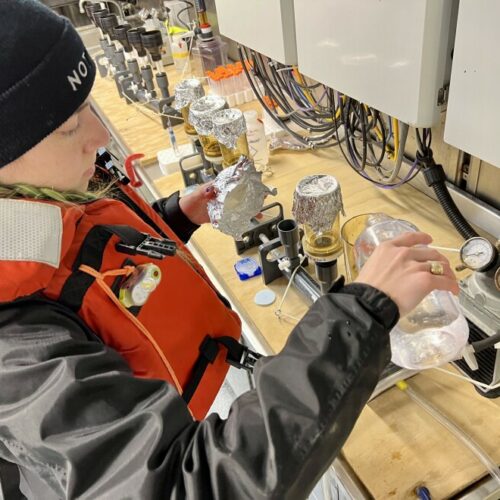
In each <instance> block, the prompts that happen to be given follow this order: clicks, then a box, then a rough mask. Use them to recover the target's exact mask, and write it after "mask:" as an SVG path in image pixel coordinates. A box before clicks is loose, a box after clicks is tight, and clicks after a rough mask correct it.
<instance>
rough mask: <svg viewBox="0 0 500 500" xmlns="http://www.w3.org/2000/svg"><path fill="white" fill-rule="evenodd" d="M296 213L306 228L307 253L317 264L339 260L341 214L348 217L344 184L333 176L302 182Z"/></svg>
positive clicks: (321, 176)
mask: <svg viewBox="0 0 500 500" xmlns="http://www.w3.org/2000/svg"><path fill="white" fill-rule="evenodd" d="M292 212H293V216H294V218H295V220H296V221H297V222H298V223H299V224H301V225H302V226H303V228H304V238H303V240H302V245H303V248H304V252H305V253H306V254H307V255H308V256H309V257H310V258H311V259H313V260H315V261H316V262H330V261H333V260H336V259H337V258H338V256H339V255H340V254H341V253H342V241H341V239H340V213H341V212H342V214H344V207H343V204H342V193H341V191H340V185H339V183H338V182H337V179H335V177H332V176H331V175H322V174H318V175H309V176H307V177H304V178H303V179H301V180H300V181H299V183H298V184H297V187H296V188H295V192H294V195H293V207H292Z"/></svg>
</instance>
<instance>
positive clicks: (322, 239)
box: [302, 214, 342, 262]
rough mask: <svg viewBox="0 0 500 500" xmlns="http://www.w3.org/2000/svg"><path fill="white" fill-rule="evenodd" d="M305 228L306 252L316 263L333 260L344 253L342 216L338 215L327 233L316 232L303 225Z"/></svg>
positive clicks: (303, 242)
mask: <svg viewBox="0 0 500 500" xmlns="http://www.w3.org/2000/svg"><path fill="white" fill-rule="evenodd" d="M303 228H304V237H303V239H302V244H303V246H304V252H305V253H306V254H307V255H309V256H310V257H311V258H312V259H314V260H315V261H316V262H322V261H328V260H332V259H334V258H336V257H337V256H338V255H339V254H340V253H341V252H342V241H341V238H340V214H337V216H336V217H335V219H334V221H333V223H332V225H331V227H330V228H329V229H327V230H326V231H314V230H313V229H312V228H311V226H310V225H309V224H303Z"/></svg>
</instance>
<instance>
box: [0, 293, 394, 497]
mask: <svg viewBox="0 0 500 500" xmlns="http://www.w3.org/2000/svg"><path fill="white" fill-rule="evenodd" d="M397 320H398V310H397V307H396V305H395V304H394V302H393V301H392V300H391V299H389V298H388V297H387V296H386V295H385V294H383V293H382V292H380V291H378V290H376V289H374V288H371V287H369V286H367V285H361V284H354V285H347V286H345V287H343V288H342V289H341V290H340V291H339V292H338V293H333V294H328V295H326V296H323V297H322V298H320V299H319V300H318V301H317V302H316V303H315V304H314V305H313V306H312V307H311V309H310V310H309V312H308V313H307V314H306V315H305V316H304V318H303V319H302V320H301V321H300V323H299V324H298V325H297V326H296V327H295V328H294V330H293V332H292V333H291V335H290V337H289V339H288V341H287V343H286V345H285V347H284V348H283V350H282V351H281V353H279V354H277V355H276V356H269V357H265V358H261V359H260V360H259V361H258V362H257V364H256V366H255V370H254V374H255V384H256V388H255V389H254V390H252V391H249V392H247V393H245V394H244V395H242V396H241V397H239V398H238V399H237V400H236V401H235V402H234V403H233V405H232V406H231V410H230V413H229V416H228V418H227V419H226V420H221V419H220V418H219V417H218V416H217V415H215V414H213V415H210V416H208V417H207V418H206V419H205V420H203V421H200V422H198V421H193V419H192V418H191V416H190V414H189V412H188V411H187V407H186V405H185V403H184V401H183V400H182V398H181V397H180V396H179V394H178V393H177V391H176V390H175V388H173V387H172V386H170V385H168V384H167V383H165V382H163V381H160V380H146V379H140V378H136V377H134V376H133V374H132V373H131V371H130V369H129V367H128V366H127V364H126V362H125V361H124V359H123V358H122V357H121V356H120V355H119V354H118V353H116V352H115V351H113V350H112V349H110V348H109V347H107V346H106V345H104V344H103V343H102V342H101V341H100V340H99V339H98V338H97V336H96V335H95V334H94V333H93V332H92V331H90V330H89V328H88V327H87V326H86V325H85V324H84V323H83V322H82V321H81V320H80V318H79V317H78V316H77V315H75V314H74V313H73V312H72V311H70V310H69V309H66V308H65V307H63V306H61V305H60V304H58V303H56V302H52V301H48V300H46V299H44V298H42V297H41V296H32V297H27V298H24V299H21V300H17V301H15V302H11V303H4V304H0V458H1V459H3V460H4V462H3V463H4V467H3V468H2V467H0V474H1V471H2V469H3V470H4V471H5V470H10V471H12V469H14V470H15V471H16V472H17V471H18V470H19V471H20V475H21V488H22V490H23V492H24V493H25V494H26V495H28V496H29V497H30V498H36V499H43V500H51V499H56V498H68V499H69V498H71V499H73V498H79V499H137V500H139V499H140V500H147V499H203V500H209V499H231V500H239V499H252V500H258V499H264V498H275V499H295V498H305V497H307V495H308V493H309V492H310V491H311V489H312V488H313V487H314V485H315V483H316V482H317V480H318V479H319V478H320V477H321V475H322V474H323V472H324V471H325V470H326V468H327V467H328V466H329V464H330V463H331V462H332V460H333V459H334V458H335V456H336V455H337V454H338V452H339V450H340V449H341V447H342V445H343V444H344V442H345V440H346V439H347V436H348V435H349V433H350V431H351V430H352V428H353V426H354V424H355V422H356V419H357V417H358V415H359V414H360V412H361V410H362V408H363V406H364V405H365V403H366V402H367V400H368V398H369V397H370V394H371V392H372V390H373V389H374V387H375V385H376V384H377V382H378V379H379V376H380V374H381V372H382V370H383V369H384V367H385V366H386V364H387V363H388V361H389V358H390V350H389V335H388V332H389V330H390V329H391V328H392V326H393V325H394V324H395V323H396V321H397ZM6 462H7V463H10V464H11V466H10V467H8V468H6V467H5V463H6ZM12 464H13V465H12ZM0 477H2V481H3V483H2V484H3V486H4V488H8V487H9V486H8V483H9V481H11V476H9V477H8V478H7V479H6V476H5V474H2V475H1V476H0ZM9 478H10V479H9ZM11 486H12V484H11ZM15 486H17V485H15ZM5 495H6V498H7V500H11V499H13V498H20V497H16V496H9V495H10V494H8V493H6V494H5ZM12 495H13V494H12ZM21 498H22V497H21Z"/></svg>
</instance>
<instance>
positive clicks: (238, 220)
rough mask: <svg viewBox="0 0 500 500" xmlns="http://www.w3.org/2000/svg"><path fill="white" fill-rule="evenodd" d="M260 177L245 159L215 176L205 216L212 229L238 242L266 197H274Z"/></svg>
mask: <svg viewBox="0 0 500 500" xmlns="http://www.w3.org/2000/svg"><path fill="white" fill-rule="evenodd" d="M261 177H262V174H261V173H260V172H257V170H255V166H254V164H253V162H252V160H250V159H248V158H246V157H245V156H242V157H240V159H239V160H238V162H237V163H236V164H234V165H232V166H231V167H228V168H226V169H224V170H223V171H222V172H221V173H220V174H219V175H218V176H217V178H216V179H215V181H214V187H215V191H216V193H217V195H216V197H215V198H214V199H213V200H210V201H209V202H208V215H209V217H210V221H211V222H212V225H213V226H214V227H215V228H216V229H219V230H220V231H222V232H223V233H225V234H228V235H230V236H232V237H233V238H235V239H241V236H242V234H243V233H245V232H246V231H248V230H250V229H251V228H252V227H253V226H254V223H253V222H252V218H253V217H255V216H256V215H257V214H258V213H259V212H260V211H261V209H262V207H263V205H264V200H265V198H266V196H267V195H269V194H272V195H275V194H276V189H270V188H268V187H267V186H266V185H265V184H263V183H262V181H261Z"/></svg>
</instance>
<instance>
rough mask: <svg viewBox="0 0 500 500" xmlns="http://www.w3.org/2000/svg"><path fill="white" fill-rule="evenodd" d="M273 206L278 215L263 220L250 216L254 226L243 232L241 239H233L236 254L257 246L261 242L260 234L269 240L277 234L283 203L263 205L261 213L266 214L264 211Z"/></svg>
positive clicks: (281, 217)
mask: <svg viewBox="0 0 500 500" xmlns="http://www.w3.org/2000/svg"><path fill="white" fill-rule="evenodd" d="M275 207H278V209H279V213H278V215H276V216H275V217H273V218H271V219H267V220H265V221H260V220H258V219H256V218H255V217H254V218H252V220H251V222H252V223H253V224H255V225H254V227H252V229H250V230H248V231H247V232H245V233H243V235H242V239H241V240H235V242H234V244H235V246H236V252H237V253H238V255H241V254H242V253H243V252H245V251H246V250H249V249H250V248H253V247H257V246H259V245H260V244H261V243H262V239H261V238H260V236H261V235H264V236H266V237H267V238H268V239H270V240H271V239H274V238H276V236H277V234H278V223H279V222H280V221H282V220H283V205H282V204H281V203H278V202H274V203H271V204H270V205H266V206H265V207H263V208H262V210H261V213H262V214H266V212H268V211H270V210H272V209H273V208H275Z"/></svg>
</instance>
